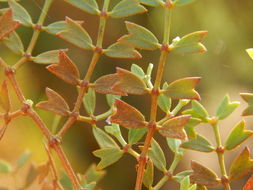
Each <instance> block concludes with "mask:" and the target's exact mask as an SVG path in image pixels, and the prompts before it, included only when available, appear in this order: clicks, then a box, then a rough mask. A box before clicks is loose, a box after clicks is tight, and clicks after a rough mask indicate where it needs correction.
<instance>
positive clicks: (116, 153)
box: [93, 148, 124, 170]
mask: <svg viewBox="0 0 253 190" xmlns="http://www.w3.org/2000/svg"><path fill="white" fill-rule="evenodd" d="M93 154H94V155H95V156H96V157H99V158H100V159H101V161H100V162H99V164H98V165H97V169H99V170H100V169H104V168H106V167H107V166H110V165H112V164H113V163H115V162H117V161H118V160H119V159H120V158H121V157H122V156H123V154H124V152H123V151H122V150H120V149H119V148H103V149H99V150H96V151H94V152H93Z"/></svg>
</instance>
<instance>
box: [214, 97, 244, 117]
mask: <svg viewBox="0 0 253 190" xmlns="http://www.w3.org/2000/svg"><path fill="white" fill-rule="evenodd" d="M239 105H240V102H230V98H229V96H228V95H226V96H225V97H224V99H223V100H222V102H221V103H220V105H219V106H218V109H217V111H216V118H217V119H219V120H221V119H225V118H226V117H228V116H229V115H230V114H231V113H232V112H233V111H234V110H235V109H236V108H237V107H238V106H239Z"/></svg>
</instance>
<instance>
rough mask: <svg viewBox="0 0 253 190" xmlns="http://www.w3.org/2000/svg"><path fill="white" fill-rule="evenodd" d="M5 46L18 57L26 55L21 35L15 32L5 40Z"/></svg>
mask: <svg viewBox="0 0 253 190" xmlns="http://www.w3.org/2000/svg"><path fill="white" fill-rule="evenodd" d="M3 43H4V45H6V46H7V47H8V48H9V49H10V50H11V51H13V52H14V53H16V54H18V55H23V54H24V46H23V43H22V41H21V39H20V37H19V35H18V34H17V33H16V32H15V31H13V32H12V33H10V34H9V36H8V37H5V38H4V39H3Z"/></svg>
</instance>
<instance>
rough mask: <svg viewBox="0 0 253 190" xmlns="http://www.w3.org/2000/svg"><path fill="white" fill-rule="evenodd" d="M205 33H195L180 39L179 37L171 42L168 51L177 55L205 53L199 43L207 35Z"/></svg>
mask: <svg viewBox="0 0 253 190" xmlns="http://www.w3.org/2000/svg"><path fill="white" fill-rule="evenodd" d="M207 33H208V32H207V31H197V32H193V33H190V34H188V35H186V36H183V37H182V38H181V39H180V38H179V37H177V38H175V39H174V40H173V43H172V44H171V45H170V49H171V50H172V51H175V52H177V53H182V54H186V53H203V52H206V51H207V50H206V48H205V46H204V45H203V44H201V43H200V42H201V41H202V40H203V38H204V37H205V36H206V35H207Z"/></svg>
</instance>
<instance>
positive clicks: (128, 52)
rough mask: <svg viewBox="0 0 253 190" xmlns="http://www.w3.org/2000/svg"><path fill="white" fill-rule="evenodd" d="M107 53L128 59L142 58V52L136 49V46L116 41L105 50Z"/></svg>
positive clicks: (109, 55)
mask: <svg viewBox="0 0 253 190" xmlns="http://www.w3.org/2000/svg"><path fill="white" fill-rule="evenodd" d="M104 53H105V55H107V56H108V57H112V58H126V59H140V58H141V54H140V53H139V52H138V51H136V50H135V49H134V47H132V46H130V45H128V44H126V43H122V42H116V43H114V44H112V45H110V46H109V47H108V48H107V49H106V50H104Z"/></svg>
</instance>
